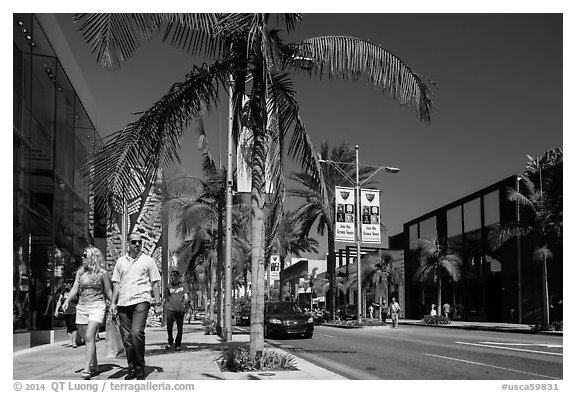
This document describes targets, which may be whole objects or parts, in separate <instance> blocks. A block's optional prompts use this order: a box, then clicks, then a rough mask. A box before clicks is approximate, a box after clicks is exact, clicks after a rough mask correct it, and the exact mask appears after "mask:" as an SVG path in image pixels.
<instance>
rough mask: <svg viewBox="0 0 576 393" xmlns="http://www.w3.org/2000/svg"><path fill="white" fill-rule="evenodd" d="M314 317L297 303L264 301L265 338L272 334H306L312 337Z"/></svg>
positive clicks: (305, 336) (305, 335) (306, 336)
mask: <svg viewBox="0 0 576 393" xmlns="http://www.w3.org/2000/svg"><path fill="white" fill-rule="evenodd" d="M313 334H314V319H313V318H312V317H311V316H310V315H308V314H305V313H303V312H302V309H300V307H298V305H297V304H296V303H290V302H265V303H264V338H269V337H271V336H292V335H298V336H304V338H312V335H313Z"/></svg>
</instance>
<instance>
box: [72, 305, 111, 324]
mask: <svg viewBox="0 0 576 393" xmlns="http://www.w3.org/2000/svg"><path fill="white" fill-rule="evenodd" d="M105 313H106V303H104V302H98V303H94V304H83V305H80V304H78V305H77V306H76V324H77V325H86V324H88V322H90V321H93V322H99V323H102V322H103V321H104V314H105Z"/></svg>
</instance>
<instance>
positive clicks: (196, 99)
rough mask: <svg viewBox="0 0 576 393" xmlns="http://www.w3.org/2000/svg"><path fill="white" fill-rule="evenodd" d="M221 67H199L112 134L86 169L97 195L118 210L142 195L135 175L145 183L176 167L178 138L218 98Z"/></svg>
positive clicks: (222, 69) (223, 72)
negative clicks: (124, 203)
mask: <svg viewBox="0 0 576 393" xmlns="http://www.w3.org/2000/svg"><path fill="white" fill-rule="evenodd" d="M225 69H226V67H225V66H224V65H221V64H216V65H215V66H210V67H205V68H198V67H194V69H193V71H192V72H191V73H190V74H189V75H187V78H186V81H185V82H183V83H176V84H174V86H172V88H171V89H170V91H169V92H168V93H167V94H166V95H165V96H164V97H163V98H162V99H161V100H160V101H159V102H157V103H156V104H154V106H153V107H152V108H150V109H149V110H147V111H145V112H144V113H143V114H142V115H141V117H140V118H139V119H138V120H137V121H135V122H133V123H131V124H130V125H128V126H127V127H126V128H125V129H123V130H120V131H117V132H115V133H113V134H112V135H111V136H110V137H109V139H108V140H107V142H106V143H105V144H104V146H103V147H102V148H101V149H100V150H98V152H97V153H96V154H95V155H94V157H92V158H91V159H90V160H89V161H88V162H87V163H86V165H85V166H84V167H83V170H82V173H83V175H84V176H85V177H87V178H90V180H91V181H92V184H93V186H94V189H95V192H96V193H97V194H99V195H103V196H105V197H107V198H105V199H108V197H110V198H111V199H112V201H113V203H114V205H115V206H121V204H122V201H123V200H124V199H126V200H130V199H132V198H134V197H136V196H138V195H139V187H138V185H137V184H135V182H134V171H135V169H137V170H138V171H140V173H142V181H143V182H145V183H148V182H152V183H154V182H155V181H156V178H157V175H158V169H159V168H160V167H161V166H163V167H165V168H169V167H170V166H172V165H173V163H174V162H178V161H179V158H178V152H179V150H180V138H181V136H182V133H183V131H184V130H185V129H186V127H187V126H188V123H189V121H190V120H191V119H192V118H193V117H197V116H199V115H200V114H201V112H202V111H203V110H205V109H206V108H209V107H210V104H211V103H213V102H215V101H216V100H217V98H218V83H219V81H220V79H221V77H222V76H223V75H225V72H226V70H225Z"/></svg>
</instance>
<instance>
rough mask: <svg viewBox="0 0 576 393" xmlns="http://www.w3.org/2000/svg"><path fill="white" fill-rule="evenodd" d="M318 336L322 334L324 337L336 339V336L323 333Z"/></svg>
mask: <svg viewBox="0 0 576 393" xmlns="http://www.w3.org/2000/svg"><path fill="white" fill-rule="evenodd" d="M318 334H320V335H321V336H324V337H331V338H336V336H331V335H329V334H322V333H318Z"/></svg>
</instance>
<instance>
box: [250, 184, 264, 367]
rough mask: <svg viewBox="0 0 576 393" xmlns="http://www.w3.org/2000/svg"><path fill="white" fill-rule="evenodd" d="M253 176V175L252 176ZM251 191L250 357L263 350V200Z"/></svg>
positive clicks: (258, 354)
mask: <svg viewBox="0 0 576 393" xmlns="http://www.w3.org/2000/svg"><path fill="white" fill-rule="evenodd" d="M253 175H254V174H253ZM255 191H257V190H255V189H254V188H253V189H252V298H251V301H250V304H251V312H250V356H251V357H252V358H256V357H260V356H261V354H262V351H263V350H264V247H263V244H264V209H263V207H262V204H263V199H262V198H261V197H260V195H258V194H259V193H257V192H255Z"/></svg>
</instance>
